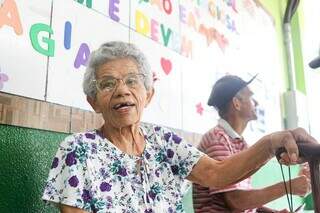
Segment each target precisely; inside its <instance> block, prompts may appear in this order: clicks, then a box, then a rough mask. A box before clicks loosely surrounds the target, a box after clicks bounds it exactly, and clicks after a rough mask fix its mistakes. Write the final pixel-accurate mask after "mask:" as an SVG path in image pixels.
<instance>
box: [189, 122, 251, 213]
mask: <svg viewBox="0 0 320 213" xmlns="http://www.w3.org/2000/svg"><path fill="white" fill-rule="evenodd" d="M247 147H248V145H247V143H246V142H245V141H244V139H243V138H242V137H241V136H240V135H239V134H237V132H236V131H234V130H233V128H232V127H231V126H230V125H229V123H228V122H227V121H225V120H223V119H220V120H219V122H218V125H217V126H216V127H214V128H213V129H211V130H209V131H208V132H207V133H206V134H204V135H203V137H202V139H201V142H200V144H199V145H198V149H199V150H200V151H202V152H204V153H206V154H207V155H208V156H209V157H211V158H214V159H215V160H219V161H221V160H223V159H225V158H228V157H229V156H231V155H233V154H235V153H238V152H241V151H242V150H245V149H247ZM238 189H241V190H248V189H252V186H251V179H250V178H247V179H245V180H243V181H241V182H239V183H236V184H232V185H229V186H227V187H225V188H223V189H216V188H208V187H203V186H201V185H199V184H193V207H194V210H195V212H196V213H204V212H206V213H215V212H230V211H231V210H230V209H229V208H228V206H227V205H226V203H225V202H224V197H223V192H228V191H233V190H238ZM244 212H245V213H249V212H255V210H246V211H244Z"/></svg>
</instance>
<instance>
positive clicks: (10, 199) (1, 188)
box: [0, 125, 65, 213]
mask: <svg viewBox="0 0 320 213" xmlns="http://www.w3.org/2000/svg"><path fill="white" fill-rule="evenodd" d="M64 137H65V134H61V133H55V132H49V131H41V130H35V129H28V128H20V127H13V126H7V125H0V212H5V213H29V212H30V213H38V212H39V213H40V212H41V213H42V212H46V213H47V212H48V213H51V212H57V211H56V210H55V209H54V208H52V207H47V206H45V205H44V203H43V202H42V201H41V195H42V191H43V187H44V183H45V180H46V178H47V176H48V172H49V168H50V166H51V161H52V158H53V156H54V155H55V153H56V151H57V148H58V144H59V142H60V141H61V140H62V138H64Z"/></svg>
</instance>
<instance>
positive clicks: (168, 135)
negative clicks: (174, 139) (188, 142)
mask: <svg viewBox="0 0 320 213" xmlns="http://www.w3.org/2000/svg"><path fill="white" fill-rule="evenodd" d="M170 137H171V133H170V132H167V133H165V134H164V139H165V140H166V141H167V142H169V139H170Z"/></svg>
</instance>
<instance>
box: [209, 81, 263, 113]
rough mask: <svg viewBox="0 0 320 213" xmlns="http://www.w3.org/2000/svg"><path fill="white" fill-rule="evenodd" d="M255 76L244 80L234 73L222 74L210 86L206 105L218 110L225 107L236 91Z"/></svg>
mask: <svg viewBox="0 0 320 213" xmlns="http://www.w3.org/2000/svg"><path fill="white" fill-rule="evenodd" d="M256 77H257V75H255V76H253V77H252V78H251V79H250V80H249V81H244V80H243V79H241V78H240V77H238V76H235V75H226V76H223V77H222V78H220V79H219V80H218V81H217V82H216V83H215V84H214V86H213V87H212V90H211V94H210V96H209V100H208V105H209V106H213V107H215V108H216V109H218V110H220V109H222V108H224V107H226V105H227V103H229V101H230V100H231V99H232V98H233V97H234V96H235V95H236V94H237V92H239V91H240V90H241V89H242V88H244V87H246V86H247V85H248V84H250V83H251V82H252V81H253V80H254V79H255V78H256Z"/></svg>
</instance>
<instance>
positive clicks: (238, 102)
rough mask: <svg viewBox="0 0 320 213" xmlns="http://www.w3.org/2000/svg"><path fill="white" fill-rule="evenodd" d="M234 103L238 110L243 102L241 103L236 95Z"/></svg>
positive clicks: (233, 99)
mask: <svg viewBox="0 0 320 213" xmlns="http://www.w3.org/2000/svg"><path fill="white" fill-rule="evenodd" d="M232 105H233V107H234V108H235V109H236V110H240V109H241V103H240V101H239V99H238V98H236V97H233V98H232Z"/></svg>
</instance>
